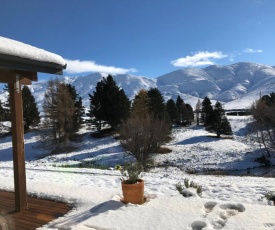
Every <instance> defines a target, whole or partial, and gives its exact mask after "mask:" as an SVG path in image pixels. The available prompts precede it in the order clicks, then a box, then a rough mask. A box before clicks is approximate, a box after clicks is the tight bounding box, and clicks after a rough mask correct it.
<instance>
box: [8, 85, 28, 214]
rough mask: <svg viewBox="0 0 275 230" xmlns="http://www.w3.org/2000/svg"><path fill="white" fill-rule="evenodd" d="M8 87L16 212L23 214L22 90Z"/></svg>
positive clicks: (24, 198) (24, 195)
mask: <svg viewBox="0 0 275 230" xmlns="http://www.w3.org/2000/svg"><path fill="white" fill-rule="evenodd" d="M8 86H9V93H10V107H11V122H12V146H13V171H14V190H15V191H14V192H15V210H16V211H18V212H21V211H23V210H25V209H27V208H28V203H27V186H26V169H25V152H24V125H23V105H22V104H23V103H22V92H21V89H20V88H19V90H18V91H17V90H16V83H9V84H8Z"/></svg>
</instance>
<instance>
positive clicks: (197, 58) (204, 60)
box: [171, 51, 228, 67]
mask: <svg viewBox="0 0 275 230" xmlns="http://www.w3.org/2000/svg"><path fill="white" fill-rule="evenodd" d="M227 56H228V55H226V54H223V53H222V52H208V51H200V52H197V53H196V54H194V55H193V56H186V57H182V58H178V59H176V60H174V61H171V64H172V65H173V66H177V67H198V66H205V65H214V64H215V62H214V60H216V59H222V58H226V57H227Z"/></svg>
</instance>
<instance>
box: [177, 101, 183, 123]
mask: <svg viewBox="0 0 275 230" xmlns="http://www.w3.org/2000/svg"><path fill="white" fill-rule="evenodd" d="M183 104H184V102H183V100H182V98H181V97H180V96H178V97H177V100H176V109H177V112H176V123H177V124H182V122H183V117H182V110H183Z"/></svg>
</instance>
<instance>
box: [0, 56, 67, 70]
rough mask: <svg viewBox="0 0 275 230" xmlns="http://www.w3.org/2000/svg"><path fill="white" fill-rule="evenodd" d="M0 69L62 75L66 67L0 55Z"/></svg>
mask: <svg viewBox="0 0 275 230" xmlns="http://www.w3.org/2000/svg"><path fill="white" fill-rule="evenodd" d="M0 68H1V69H3V70H21V71H28V72H40V73H50V74H58V75H62V74H63V70H64V69H66V65H63V66H62V65H59V64H56V63H52V62H42V61H36V60H31V59H27V58H21V57H18V56H12V55H8V54H1V53H0Z"/></svg>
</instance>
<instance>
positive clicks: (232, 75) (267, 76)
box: [0, 62, 275, 109]
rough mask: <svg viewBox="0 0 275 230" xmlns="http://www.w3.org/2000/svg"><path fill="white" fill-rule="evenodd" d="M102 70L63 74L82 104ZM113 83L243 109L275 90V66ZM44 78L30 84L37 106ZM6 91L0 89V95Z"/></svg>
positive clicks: (130, 92)
mask: <svg viewBox="0 0 275 230" xmlns="http://www.w3.org/2000/svg"><path fill="white" fill-rule="evenodd" d="M105 76H106V75H105V74H100V73H93V74H90V75H87V76H78V77H63V79H64V81H65V82H66V83H71V84H72V85H74V86H75V87H76V90H77V92H78V93H79V95H80V96H81V97H82V98H83V104H84V106H85V107H86V108H88V107H89V94H92V93H93V91H94V90H95V86H96V84H97V82H98V81H100V80H101V79H102V77H105ZM114 80H115V81H116V82H117V84H118V85H119V86H120V87H121V88H123V89H124V91H125V93H126V95H127V96H128V97H129V98H130V99H133V97H134V95H135V94H136V93H137V92H138V91H139V90H140V89H142V88H143V89H149V88H151V87H157V88H158V89H159V90H160V91H161V93H162V94H163V95H164V97H165V99H166V100H168V99H170V98H173V99H174V100H175V99H176V98H177V96H178V95H180V96H181V97H182V98H183V99H184V101H185V102H187V103H189V104H191V105H192V106H193V107H194V106H195V104H196V102H197V100H198V98H200V99H203V98H204V97H205V96H207V97H209V98H210V99H212V100H214V101H215V100H218V101H221V102H222V103H224V105H225V108H226V109H245V108H247V107H249V106H250V105H251V103H252V102H253V101H254V100H256V99H257V98H259V95H260V94H262V95H264V94H269V93H271V92H272V91H275V67H272V66H268V65H263V64H256V63H248V62H240V63H236V64H232V65H228V66H218V65H212V66H208V67H206V68H202V69H198V68H186V69H180V70H176V71H173V72H171V73H167V74H165V75H162V76H159V77H157V78H154V79H151V78H146V77H141V76H135V75H130V74H119V75H115V76H114ZM46 87H47V82H46V81H39V82H36V83H34V84H33V85H31V86H30V89H31V91H32V93H33V94H34V96H35V98H36V100H37V103H38V106H39V108H41V105H42V101H43V97H44V93H45V89H46ZM5 98H6V93H5V92H3V91H0V99H1V100H4V99H5Z"/></svg>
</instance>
